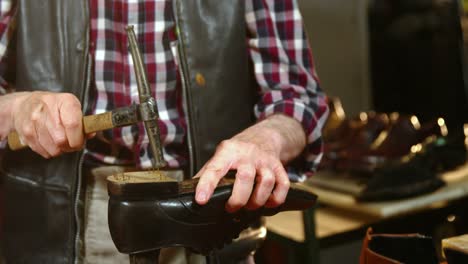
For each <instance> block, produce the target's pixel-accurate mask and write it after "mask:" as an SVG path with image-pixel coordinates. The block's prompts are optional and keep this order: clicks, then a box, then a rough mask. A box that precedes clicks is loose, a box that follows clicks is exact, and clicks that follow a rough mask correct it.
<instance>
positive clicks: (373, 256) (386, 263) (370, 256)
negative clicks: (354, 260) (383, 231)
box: [359, 227, 401, 264]
mask: <svg viewBox="0 0 468 264" xmlns="http://www.w3.org/2000/svg"><path fill="white" fill-rule="evenodd" d="M371 240H372V228H371V227H369V228H368V229H367V232H366V236H365V238H364V240H363V242H362V249H361V256H360V258H359V264H399V263H401V262H399V261H396V260H393V259H390V258H387V257H385V256H382V255H380V254H378V253H376V252H374V251H372V250H370V249H369V242H370V241H371Z"/></svg>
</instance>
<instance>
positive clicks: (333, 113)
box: [322, 97, 346, 141]
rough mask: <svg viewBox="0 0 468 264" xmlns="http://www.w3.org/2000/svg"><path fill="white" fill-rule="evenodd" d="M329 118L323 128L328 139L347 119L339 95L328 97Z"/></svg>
mask: <svg viewBox="0 0 468 264" xmlns="http://www.w3.org/2000/svg"><path fill="white" fill-rule="evenodd" d="M328 109H329V114H328V119H327V121H326V122H325V125H324V127H323V130H322V135H323V139H324V140H325V141H328V140H329V138H330V136H331V135H332V134H333V133H334V131H335V130H336V129H337V128H338V127H339V126H340V125H341V123H342V122H343V121H344V120H345V119H346V114H345V111H344V109H343V105H342V104H341V100H340V98H338V97H328Z"/></svg>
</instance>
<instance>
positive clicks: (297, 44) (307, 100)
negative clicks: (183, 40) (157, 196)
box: [0, 0, 328, 180]
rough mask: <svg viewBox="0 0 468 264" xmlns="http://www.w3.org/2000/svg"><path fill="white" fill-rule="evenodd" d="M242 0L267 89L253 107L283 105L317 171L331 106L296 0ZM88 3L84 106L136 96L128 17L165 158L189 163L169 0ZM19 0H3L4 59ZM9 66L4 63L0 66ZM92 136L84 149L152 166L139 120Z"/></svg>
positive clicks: (106, 106) (124, 102)
mask: <svg viewBox="0 0 468 264" xmlns="http://www.w3.org/2000/svg"><path fill="white" fill-rule="evenodd" d="M245 1H246V13H245V19H246V22H247V30H248V36H246V38H247V41H248V44H249V45H248V46H249V53H250V57H251V60H252V62H253V65H254V70H255V76H256V80H257V83H258V89H259V91H260V92H261V95H262V96H261V99H260V101H259V102H258V103H257V104H256V105H255V108H254V109H253V111H254V112H255V115H256V117H257V118H258V119H262V118H265V117H267V116H269V115H271V114H275V113H282V114H285V115H287V116H290V117H293V118H295V119H296V120H298V121H299V122H300V123H301V124H302V126H303V128H304V131H305V132H306V135H307V139H308V145H307V146H306V150H305V151H304V153H303V158H304V160H305V161H306V163H307V167H306V171H308V172H313V171H314V170H315V168H316V165H317V163H318V161H319V160H320V158H321V154H322V139H321V127H322V125H323V124H324V122H325V119H326V116H327V112H328V108H327V103H326V99H325V96H324V95H323V93H322V91H321V89H320V87H319V84H318V78H317V76H316V73H315V69H314V66H313V61H312V56H311V51H310V48H309V45H308V42H307V39H306V35H305V31H304V27H303V21H302V17H301V14H300V12H299V7H298V4H297V2H296V1H295V0H245ZM89 3H90V5H89V8H90V20H91V24H90V25H91V30H90V54H91V56H92V58H94V59H93V69H94V76H93V80H94V82H93V87H92V88H93V89H92V96H90V98H91V103H90V104H89V106H90V107H89V109H87V110H86V113H87V114H98V113H102V112H105V111H109V110H112V109H114V108H116V107H122V106H128V105H130V104H132V103H137V102H138V101H139V99H138V92H137V86H136V80H135V76H134V72H133V65H132V64H133V63H132V60H131V56H130V54H129V52H128V49H127V37H126V32H125V27H126V26H127V25H129V24H131V25H134V26H135V31H136V34H137V39H138V42H139V44H140V47H141V48H142V53H143V57H144V58H143V59H144V61H145V66H146V68H147V72H148V80H149V82H150V84H151V89H152V92H153V94H154V95H155V98H156V101H157V104H158V108H159V116H160V122H159V127H160V128H161V140H162V142H163V145H164V158H165V160H166V161H167V162H168V164H169V166H170V167H174V168H177V167H181V166H185V165H186V163H187V157H186V156H187V151H186V146H185V144H186V142H185V140H186V139H185V136H186V122H185V119H184V112H183V109H182V103H181V101H182V99H181V92H180V79H179V76H178V69H177V65H176V62H175V56H177V54H175V53H174V52H173V49H171V45H172V44H173V43H174V42H176V41H177V37H176V34H175V23H174V17H173V13H172V4H171V1H170V0H132V1H125V0H113V1H108V0H89ZM14 5H15V1H13V0H0V59H2V58H4V57H5V56H8V55H7V54H6V50H7V46H8V41H9V39H8V38H9V36H8V34H7V31H8V26H9V23H10V21H11V18H12V17H13V16H14V14H15V6H14ZM3 61H4V60H1V63H2V64H3V63H4V62H3ZM6 67H8V65H0V69H5V68H6ZM0 74H3V73H2V72H0ZM0 84H2V86H3V88H2V89H4V90H7V89H8V85H7V84H5V82H4V81H2V82H0ZM92 142H93V144H88V145H87V149H86V155H87V157H88V159H95V160H98V161H100V162H104V163H108V164H118V165H133V166H139V167H141V168H146V167H150V166H151V163H150V159H149V156H148V151H149V150H148V138H147V135H146V133H145V130H144V128H143V126H142V125H141V124H139V125H133V126H128V127H123V128H116V129H112V130H108V131H105V132H102V133H98V136H97V137H96V139H94V140H92ZM304 175H305V174H302V175H301V176H299V175H296V176H295V177H294V178H295V179H293V180H301V179H304V177H305V176H304ZM297 177H299V178H297Z"/></svg>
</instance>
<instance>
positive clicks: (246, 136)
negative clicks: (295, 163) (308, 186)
mask: <svg viewBox="0 0 468 264" xmlns="http://www.w3.org/2000/svg"><path fill="white" fill-rule="evenodd" d="M305 144H306V137H305V133H304V130H303V129H302V126H301V125H300V124H299V122H297V121H296V120H294V119H292V118H290V117H287V116H284V115H272V116H270V117H268V118H266V119H265V120H263V121H261V122H259V123H257V124H255V125H253V126H251V127H249V128H247V129H246V130H244V131H242V132H241V133H239V134H237V135H236V136H234V137H232V138H231V139H229V140H225V141H223V142H221V144H219V146H218V148H217V150H216V153H215V154H214V156H213V157H212V158H211V159H210V160H209V161H208V162H207V163H206V164H205V166H203V168H202V169H201V170H200V171H199V172H198V173H197V175H196V177H200V180H199V183H198V186H197V190H196V196H195V199H196V201H197V203H199V204H206V203H207V202H208V200H209V199H210V197H211V195H212V194H213V191H214V189H215V188H216V186H217V184H218V182H219V180H220V179H221V178H222V177H224V176H225V175H226V173H227V172H228V171H229V170H237V174H236V179H235V182H234V188H233V192H232V195H231V197H230V198H229V200H228V202H227V204H226V210H227V211H229V212H234V211H236V210H238V209H240V208H242V207H244V206H245V207H246V208H247V209H249V210H254V209H257V208H259V207H261V206H266V207H276V206H279V205H281V204H282V203H283V202H284V201H285V199H286V195H287V193H288V190H289V185H290V183H289V178H288V175H287V173H286V171H285V169H284V167H283V163H285V162H287V161H289V160H291V159H293V158H295V157H296V156H297V155H299V154H300V153H301V152H302V150H303V148H304V147H305Z"/></svg>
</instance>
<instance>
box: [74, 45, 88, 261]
mask: <svg viewBox="0 0 468 264" xmlns="http://www.w3.org/2000/svg"><path fill="white" fill-rule="evenodd" d="M84 54H86V56H85V63H86V83H85V87H84V89H83V90H84V91H83V94H82V95H81V97H82V98H83V100H82V101H83V102H82V109H83V112H84V111H85V110H86V109H87V108H88V99H89V98H88V96H89V90H90V87H91V78H90V76H91V68H92V65H91V64H92V63H91V62H92V60H91V59H92V58H91V55H90V54H88V45H86V48H85V53H84ZM86 58H87V60H86ZM84 153H85V151H82V152H81V153H80V158H79V161H78V177H77V182H76V194H75V201H74V215H75V225H76V230H75V232H76V233H75V260H74V263H75V264H78V263H80V254H81V253H80V252H81V247H82V243H80V233H81V219H80V216H81V217H84V215H82V214H81V213H80V212H79V210H80V208H79V203H80V195H81V187H82V186H81V185H82V179H83V160H84ZM83 206H84V205H83Z"/></svg>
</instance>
